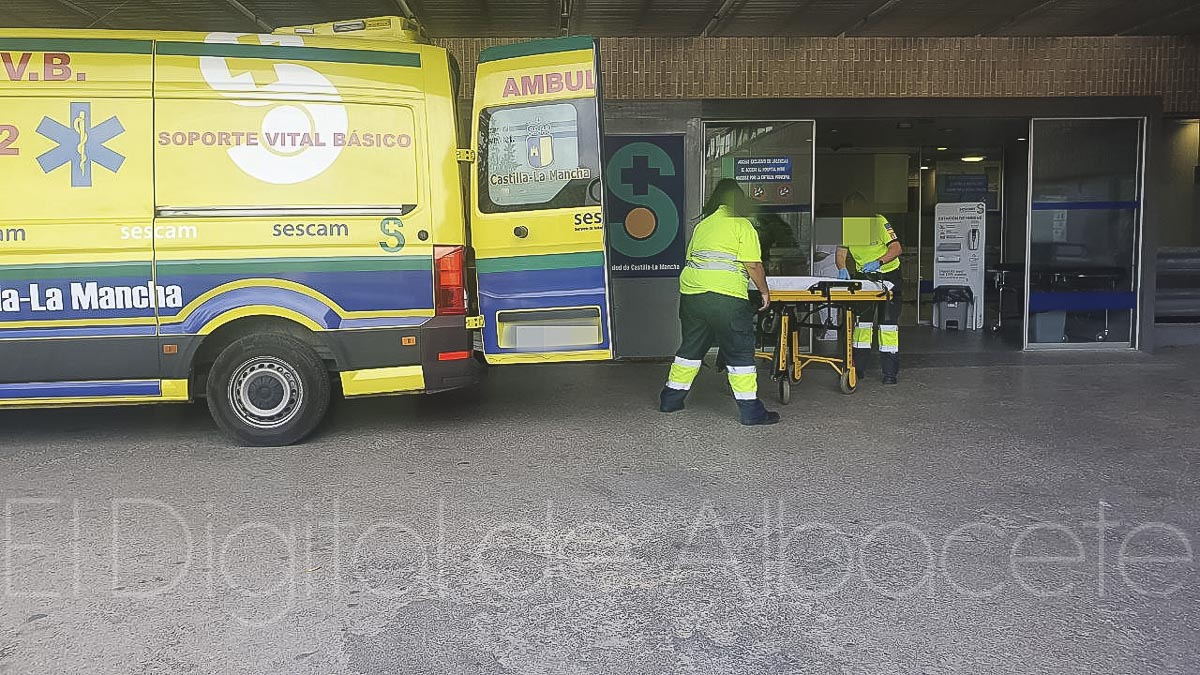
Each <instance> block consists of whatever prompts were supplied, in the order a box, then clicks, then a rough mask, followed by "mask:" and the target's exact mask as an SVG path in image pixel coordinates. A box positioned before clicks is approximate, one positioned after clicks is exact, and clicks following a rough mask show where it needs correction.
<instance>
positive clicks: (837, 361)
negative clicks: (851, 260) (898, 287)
mask: <svg viewBox="0 0 1200 675" xmlns="http://www.w3.org/2000/svg"><path fill="white" fill-rule="evenodd" d="M767 285H768V286H769V287H770V289H771V306H770V307H769V308H767V309H766V310H764V311H763V312H762V313H761V314H760V315H759V317H758V347H757V349H756V350H755V354H754V355H755V357H756V358H759V359H763V360H765V361H769V362H770V363H771V377H772V379H773V380H775V381H777V382H778V383H779V400H780V402H781V403H784V404H786V403H788V402H789V401H790V400H791V397H792V385H793V384H795V383H798V382H799V381H800V379H801V377H802V376H803V374H804V369H805V368H806V367H808V366H809V365H811V364H813V363H822V364H825V365H827V366H829V367H831V368H833V370H834V371H835V372H836V373H837V374H838V375H839V376H841V382H840V386H841V390H842V393H844V394H851V393H854V390H855V388H856V387H857V386H858V375H857V372H856V371H855V368H854V341H853V339H852V336H851V333H852V331H853V330H854V316H855V313H856V312H858V311H859V310H858V309H856V308H863V307H864V303H877V302H887V301H888V300H890V299H891V295H892V284H891V283H890V282H887V281H868V280H863V279H852V280H840V279H835V278H830V277H812V276H805V277H767ZM864 309H865V308H864ZM825 310H830V311H831V312H832V314H833V315H832V317H830V319H829V320H827V321H823V320H822V318H821V317H822V314H823V313H824V312H825ZM835 327H836V328H837V335H838V337H837V350H836V355H834V356H820V355H816V354H805V353H802V352H801V346H800V329H801V328H811V329H813V330H821V331H824V330H828V329H832V328H835Z"/></svg>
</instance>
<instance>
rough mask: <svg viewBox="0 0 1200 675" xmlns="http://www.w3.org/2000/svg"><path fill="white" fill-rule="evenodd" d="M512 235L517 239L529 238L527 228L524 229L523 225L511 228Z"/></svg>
mask: <svg viewBox="0 0 1200 675" xmlns="http://www.w3.org/2000/svg"><path fill="white" fill-rule="evenodd" d="M513 234H514V235H515V236H516V237H517V238H518V239H524V238H525V237H528V236H529V228H528V227H525V226H524V225H518V226H516V227H514V228H513Z"/></svg>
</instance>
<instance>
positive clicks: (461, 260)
mask: <svg viewBox="0 0 1200 675" xmlns="http://www.w3.org/2000/svg"><path fill="white" fill-rule="evenodd" d="M433 284H434V288H433V297H434V309H435V311H436V312H437V314H438V316H456V315H457V316H462V315H465V314H466V313H467V275H466V249H465V248H464V247H462V246H434V247H433Z"/></svg>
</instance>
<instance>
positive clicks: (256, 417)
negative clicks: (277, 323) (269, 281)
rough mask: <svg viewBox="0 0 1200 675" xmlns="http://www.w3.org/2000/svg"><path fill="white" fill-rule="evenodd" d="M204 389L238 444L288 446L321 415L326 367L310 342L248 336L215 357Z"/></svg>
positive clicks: (325, 400)
mask: <svg viewBox="0 0 1200 675" xmlns="http://www.w3.org/2000/svg"><path fill="white" fill-rule="evenodd" d="M207 393H208V410H209V412H210V413H211V414H212V417H213V420H214V421H216V423H217V426H218V427H220V428H221V431H223V432H225V433H226V434H228V435H229V436H230V437H232V438H233V439H234V440H235V441H237V442H238V443H239V444H240V445H244V446H258V447H274V446H282V445H291V444H293V443H296V442H298V441H300V440H302V439H303V438H304V437H306V436H308V435H309V434H310V433H312V432H313V430H314V429H316V428H317V425H319V424H320V423H321V420H322V419H323V418H324V417H325V412H326V411H327V410H328V409H329V398H330V383H329V371H328V369H326V367H325V363H324V362H323V361H321V357H319V356H317V353H316V352H315V351H313V349H312V347H310V346H308V345H307V344H305V343H304V342H303V341H301V340H298V339H296V338H294V337H292V336H290V335H283V334H279V333H266V334H261V335H248V336H246V337H243V338H241V339H239V340H237V341H235V342H233V343H231V344H230V345H229V346H228V347H226V348H225V349H224V350H222V351H221V353H220V355H218V356H217V360H216V361H215V362H214V363H213V366H212V371H211V372H210V374H209V377H208V386H207Z"/></svg>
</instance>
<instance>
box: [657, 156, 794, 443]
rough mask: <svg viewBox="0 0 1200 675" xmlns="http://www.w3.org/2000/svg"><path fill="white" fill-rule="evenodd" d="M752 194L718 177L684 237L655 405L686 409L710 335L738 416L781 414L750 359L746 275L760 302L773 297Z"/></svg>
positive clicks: (746, 419) (758, 420) (757, 419)
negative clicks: (673, 339)
mask: <svg viewBox="0 0 1200 675" xmlns="http://www.w3.org/2000/svg"><path fill="white" fill-rule="evenodd" d="M748 206H749V201H748V200H747V199H746V195H745V193H743V192H742V189H741V187H739V186H738V184H737V183H735V182H734V181H732V180H730V179H728V178H726V179H723V180H720V181H718V182H717V185H716V187H715V188H714V189H713V194H712V197H710V198H709V200H708V203H707V204H705V206H704V219H703V220H701V221H700V223H699V224H698V225H696V230H695V231H694V232H693V233H692V240H691V243H689V244H688V252H687V263H686V265H685V266H684V268H683V272H682V273H681V274H680V275H679V293H680V297H679V322H680V325H681V329H682V333H683V335H682V338H681V340H680V345H679V351H678V352H676V353H675V363H674V364H673V365H672V366H671V373H670V375H669V376H668V378H667V386H665V387H663V390H662V393H661V394H660V395H659V410H661V411H663V412H667V413H669V412H675V411H677V410H683V404H684V400H685V399H686V398H687V394H688V391H689V390H690V389H691V388H692V381H693V380H695V379H696V375H697V374H698V373H699V372H700V362H701V360H702V359H703V358H704V355H705V354H706V353H708V350H709V348H710V347H711V346H712V345H713V342H714V341H715V342H716V344H717V346H718V347H719V348H720V350H721V354H722V355H723V356H724V357H725V362H726V364H727V366H728V369H729V385H730V387H731V388H732V389H733V396H734V398H735V399H737V405H738V408H739V412H740V414H741V421H742V424H745V425H755V424H775V423H776V422H778V421H779V414H778V413H774V412H769V411H768V410H767V409H766V408H765V407H763V404H762V401H759V400H758V373H757V369H756V368H755V365H754V310H755V309H756V308H755V307H752V306H751V305H750V300H749V293H748V292H747V289H748V288H749V283H748V281H753V282H754V285H755V286H757V287H758V290H759V291H760V292H761V293H762V308H763V309H766V308H767V307H768V306H769V305H770V304H771V293H770V290H769V289H768V288H767V277H766V273H765V272H764V271H763V266H762V254H761V251H760V247H759V242H758V233H756V232H755V231H754V226H753V225H752V224H751V223H750V221H749V220H748V219H747V217H746V216H748V215H749V213H748V211H749V209H748Z"/></svg>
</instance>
